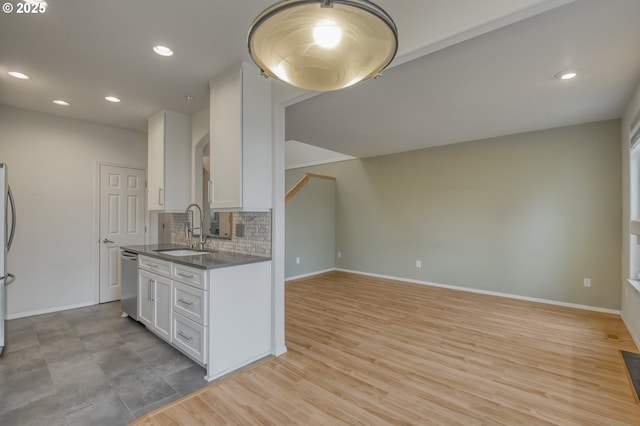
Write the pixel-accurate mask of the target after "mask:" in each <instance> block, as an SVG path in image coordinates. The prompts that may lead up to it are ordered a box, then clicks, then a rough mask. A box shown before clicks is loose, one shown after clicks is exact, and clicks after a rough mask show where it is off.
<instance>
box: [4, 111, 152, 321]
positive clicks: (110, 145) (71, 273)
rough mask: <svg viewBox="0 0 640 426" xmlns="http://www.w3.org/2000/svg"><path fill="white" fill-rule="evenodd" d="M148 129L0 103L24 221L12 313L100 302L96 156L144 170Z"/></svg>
mask: <svg viewBox="0 0 640 426" xmlns="http://www.w3.org/2000/svg"><path fill="white" fill-rule="evenodd" d="M146 158H147V143H146V135H144V134H142V133H137V132H132V131H128V130H122V129H116V128H112V127H106V126H102V125H97V124H92V123H88V122H84V121H78V120H70V119H66V118H61V117H56V116H52V115H46V114H41V113H35V112H30V111H26V110H20V109H14V108H9V107H5V106H0V162H4V163H7V164H8V170H9V181H10V184H11V187H12V189H13V193H14V196H15V201H16V206H17V211H18V220H17V231H16V237H15V243H14V247H13V249H12V250H11V252H10V253H9V256H8V265H9V270H10V272H11V273H13V274H15V275H16V281H15V282H14V283H13V284H12V285H11V286H10V287H8V289H7V312H8V316H9V318H16V317H20V316H27V315H32V314H36V313H44V312H51V311H56V310H61V309H65V308H70V307H75V306H82V305H90V304H93V303H94V300H95V296H96V295H95V292H96V291H97V280H98V257H97V253H98V251H97V249H98V243H97V224H98V222H97V221H98V217H97V193H98V189H97V184H98V175H97V172H98V163H99V162H103V163H112V164H118V165H126V166H132V167H138V168H145V169H146Z"/></svg>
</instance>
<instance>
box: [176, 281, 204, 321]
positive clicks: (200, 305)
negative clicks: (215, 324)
mask: <svg viewBox="0 0 640 426" xmlns="http://www.w3.org/2000/svg"><path fill="white" fill-rule="evenodd" d="M173 311H174V312H177V313H179V314H181V315H184V316H185V317H187V318H189V319H190V320H193V321H195V322H197V323H198V324H200V325H207V298H206V293H205V292H204V291H202V290H200V289H198V288H195V287H191V286H190V285H186V284H182V283H179V282H177V281H173Z"/></svg>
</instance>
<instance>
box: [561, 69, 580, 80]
mask: <svg viewBox="0 0 640 426" xmlns="http://www.w3.org/2000/svg"><path fill="white" fill-rule="evenodd" d="M577 75H578V73H577V72H575V71H562V72H559V73H558V74H556V78H557V79H560V80H571V79H572V78H575V77H576V76H577Z"/></svg>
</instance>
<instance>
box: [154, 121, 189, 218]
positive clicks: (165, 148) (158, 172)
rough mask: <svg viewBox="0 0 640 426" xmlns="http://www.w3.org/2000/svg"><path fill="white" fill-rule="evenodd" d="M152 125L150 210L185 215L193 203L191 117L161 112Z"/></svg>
mask: <svg viewBox="0 0 640 426" xmlns="http://www.w3.org/2000/svg"><path fill="white" fill-rule="evenodd" d="M148 124H149V134H148V137H149V141H148V150H149V152H148V166H147V188H148V192H147V204H148V206H149V210H163V211H184V209H186V208H187V206H188V205H189V203H190V202H191V180H190V176H191V173H190V170H191V160H190V152H191V117H189V116H188V115H184V114H180V113H177V112H173V111H160V112H159V113H157V114H156V115H154V116H153V117H151V118H149V123H148Z"/></svg>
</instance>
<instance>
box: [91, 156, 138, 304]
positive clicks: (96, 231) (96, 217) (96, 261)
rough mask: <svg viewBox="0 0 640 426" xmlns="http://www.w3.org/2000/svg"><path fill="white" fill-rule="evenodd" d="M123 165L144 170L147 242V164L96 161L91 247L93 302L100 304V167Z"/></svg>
mask: <svg viewBox="0 0 640 426" xmlns="http://www.w3.org/2000/svg"><path fill="white" fill-rule="evenodd" d="M102 166H111V167H124V168H127V169H138V170H142V171H144V180H145V193H144V226H145V230H146V232H145V233H144V240H145V244H148V243H149V232H148V230H149V229H148V227H149V209H147V191H146V187H147V185H146V183H147V178H148V177H147V166H146V165H141V164H122V163H112V162H109V161H96V163H95V170H94V205H93V241H96V242H97V244H95V245H94V248H93V276H94V283H93V304H94V305H98V304H100V167H102Z"/></svg>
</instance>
